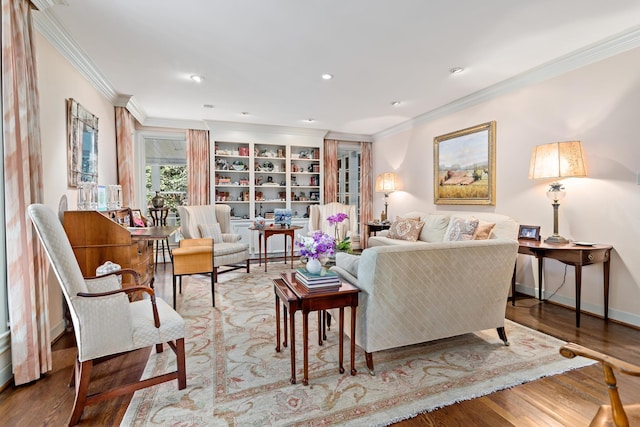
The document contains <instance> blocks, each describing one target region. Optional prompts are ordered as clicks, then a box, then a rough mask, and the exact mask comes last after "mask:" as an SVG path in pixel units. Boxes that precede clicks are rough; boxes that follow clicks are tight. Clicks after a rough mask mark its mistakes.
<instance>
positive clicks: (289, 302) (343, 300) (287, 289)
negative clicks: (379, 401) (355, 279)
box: [273, 271, 360, 385]
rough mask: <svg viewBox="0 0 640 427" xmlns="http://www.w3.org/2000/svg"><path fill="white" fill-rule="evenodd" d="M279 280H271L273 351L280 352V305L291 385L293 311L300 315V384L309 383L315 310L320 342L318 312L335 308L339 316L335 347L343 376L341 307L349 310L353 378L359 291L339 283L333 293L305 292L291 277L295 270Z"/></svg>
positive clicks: (347, 284) (294, 377) (294, 381)
mask: <svg viewBox="0 0 640 427" xmlns="http://www.w3.org/2000/svg"><path fill="white" fill-rule="evenodd" d="M281 276H282V277H281V278H280V279H275V280H274V281H273V282H274V285H273V290H274V293H275V300H276V301H275V303H276V351H278V352H279V351H280V303H281V302H282V304H283V305H284V307H285V311H284V318H285V319H284V346H285V347H286V345H287V326H288V327H289V334H290V335H289V336H290V346H291V347H290V351H291V379H290V381H291V383H292V384H295V383H296V368H295V363H296V362H295V334H294V333H295V312H296V311H301V312H302V341H303V342H302V349H303V364H304V378H303V379H302V384H304V385H308V384H309V349H308V344H309V313H310V312H312V311H318V340H319V342H320V343H322V336H321V334H322V331H323V330H324V328H323V327H322V326H321V324H320V319H321V317H323V316H321V313H322V312H323V311H324V310H329V309H332V308H338V309H339V310H340V316H339V321H338V325H339V327H338V329H339V331H338V333H339V335H340V338H339V340H340V344H339V349H340V350H339V357H338V362H339V372H340V373H341V374H343V373H344V366H343V356H344V353H343V346H344V308H345V307H351V357H350V362H351V375H355V374H356V373H357V370H356V368H355V347H356V339H355V336H356V310H357V307H358V293H359V292H360V289H358V288H357V287H355V286H353V285H351V284H349V283H346V282H342V284H341V286H340V288H339V289H338V290H333V291H320V292H318V291H315V292H309V290H308V289H307V288H306V287H305V286H304V285H302V284H301V283H299V282H298V281H297V280H296V277H295V271H289V272H286V273H282V275H281ZM287 311H288V312H289V324H288V325H287Z"/></svg>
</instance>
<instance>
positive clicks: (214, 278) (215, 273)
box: [212, 267, 218, 282]
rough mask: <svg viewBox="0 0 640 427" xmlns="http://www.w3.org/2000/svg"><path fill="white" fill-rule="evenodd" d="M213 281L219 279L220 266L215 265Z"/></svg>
mask: <svg viewBox="0 0 640 427" xmlns="http://www.w3.org/2000/svg"><path fill="white" fill-rule="evenodd" d="M212 277H213V281H214V282H217V281H218V267H213V275H212Z"/></svg>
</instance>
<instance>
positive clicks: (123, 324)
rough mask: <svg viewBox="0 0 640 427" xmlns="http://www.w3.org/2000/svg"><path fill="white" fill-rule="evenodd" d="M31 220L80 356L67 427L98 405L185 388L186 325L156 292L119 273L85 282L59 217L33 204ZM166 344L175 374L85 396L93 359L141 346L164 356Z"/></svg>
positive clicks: (30, 207)
mask: <svg viewBox="0 0 640 427" xmlns="http://www.w3.org/2000/svg"><path fill="white" fill-rule="evenodd" d="M28 212H29V216H30V218H31V221H32V222H33V225H34V227H35V230H36V232H37V234H38V236H39V237H40V241H41V242H42V245H43V246H44V249H45V252H46V253H47V256H48V257H49V261H50V262H51V266H52V268H53V271H54V273H55V274H56V277H57V278H58V282H59V283H60V285H61V288H62V293H63V294H64V298H65V300H66V302H67V304H68V306H69V311H70V314H71V319H72V322H73V328H74V332H75V336H76V344H77V347H78V355H77V359H76V363H75V367H74V383H75V389H76V396H75V402H74V405H73V410H72V413H71V418H70V421H69V425H75V424H77V423H78V421H79V420H80V417H81V416H82V411H83V409H84V407H85V406H86V405H91V404H95V403H99V402H101V401H103V400H105V399H110V398H112V397H115V396H119V395H123V394H131V393H132V392H133V391H135V390H139V389H141V388H144V387H149V386H152V385H156V384H159V383H162V382H165V381H171V380H174V379H177V380H178V389H180V390H182V389H184V388H185V387H186V386H187V375H186V367H185V350H184V331H185V326H184V320H183V319H182V317H180V315H179V314H178V313H176V312H175V311H174V310H173V309H172V308H171V307H170V306H169V305H168V304H167V303H165V302H164V301H163V300H162V299H160V298H156V296H155V293H154V290H153V289H152V288H149V287H146V286H133V287H128V288H122V287H121V285H120V282H119V281H118V279H117V277H116V274H122V273H131V274H133V275H134V277H136V282H137V278H138V275H137V273H136V272H135V271H133V270H121V271H119V272H116V273H112V274H108V275H104V276H100V277H95V278H84V277H82V272H81V271H80V266H79V265H78V262H77V261H76V258H75V255H74V253H73V249H72V248H71V244H70V243H69V239H68V238H67V235H66V234H65V231H64V228H63V227H62V224H60V221H59V220H58V217H57V215H56V214H55V213H54V212H53V211H52V210H51V209H49V208H47V207H45V206H44V205H31V206H29V208H28ZM134 292H139V293H143V294H146V296H147V297H148V299H143V300H140V301H135V302H129V298H128V294H131V293H134ZM165 342H166V343H168V344H169V346H170V347H171V348H172V349H173V351H174V352H175V354H176V364H177V369H176V370H175V371H173V372H170V373H166V374H161V375H158V376H155V377H153V378H149V379H146V380H142V381H139V382H136V383H132V384H127V385H123V386H120V387H116V388H113V389H111V390H107V391H103V392H100V393H96V394H92V395H87V391H88V389H89V378H90V375H91V369H92V367H93V361H94V360H95V359H98V358H101V357H104V356H111V355H117V354H119V353H123V352H128V351H131V350H136V349H139V348H143V347H149V346H152V345H155V346H156V351H157V352H161V351H162V345H163V343H165Z"/></svg>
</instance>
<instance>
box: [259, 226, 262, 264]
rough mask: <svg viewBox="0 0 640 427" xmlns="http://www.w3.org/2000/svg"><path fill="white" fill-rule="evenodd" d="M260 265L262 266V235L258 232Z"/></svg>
mask: <svg viewBox="0 0 640 427" xmlns="http://www.w3.org/2000/svg"><path fill="white" fill-rule="evenodd" d="M258 265H262V233H260V232H258Z"/></svg>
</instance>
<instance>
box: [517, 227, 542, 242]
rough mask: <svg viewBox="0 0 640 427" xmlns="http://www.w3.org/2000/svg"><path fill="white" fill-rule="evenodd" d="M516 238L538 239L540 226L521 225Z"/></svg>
mask: <svg viewBox="0 0 640 427" xmlns="http://www.w3.org/2000/svg"><path fill="white" fill-rule="evenodd" d="M518 239H525V240H540V226H538V225H521V226H520V231H518Z"/></svg>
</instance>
